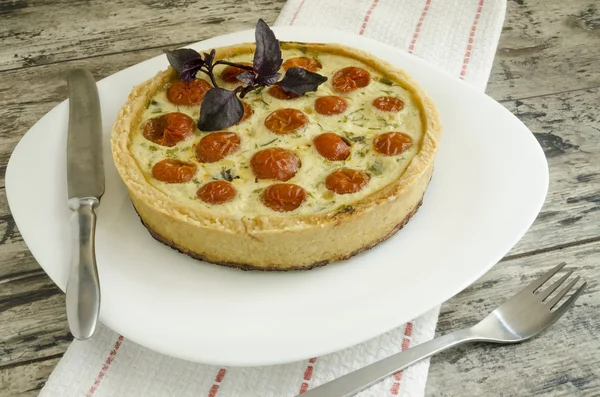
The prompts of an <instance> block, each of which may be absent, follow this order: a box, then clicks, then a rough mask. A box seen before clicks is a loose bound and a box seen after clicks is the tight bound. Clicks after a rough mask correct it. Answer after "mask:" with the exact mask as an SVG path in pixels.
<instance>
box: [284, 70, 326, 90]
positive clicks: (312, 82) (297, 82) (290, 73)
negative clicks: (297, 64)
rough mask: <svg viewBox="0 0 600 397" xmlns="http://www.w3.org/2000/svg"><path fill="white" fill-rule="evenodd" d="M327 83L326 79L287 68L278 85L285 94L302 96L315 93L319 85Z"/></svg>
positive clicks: (304, 71) (307, 72)
mask: <svg viewBox="0 0 600 397" xmlns="http://www.w3.org/2000/svg"><path fill="white" fill-rule="evenodd" d="M326 81H327V77H325V76H321V75H320V74H318V73H313V72H309V71H308V70H306V69H302V68H289V69H288V70H287V72H286V73H285V76H283V80H281V81H280V82H279V83H277V84H278V85H280V86H281V88H283V90H284V91H285V92H291V93H293V94H297V95H304V94H305V93H307V92H308V91H316V90H317V88H319V85H321V84H323V83H324V82H326Z"/></svg>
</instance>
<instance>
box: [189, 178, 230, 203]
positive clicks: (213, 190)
mask: <svg viewBox="0 0 600 397" xmlns="http://www.w3.org/2000/svg"><path fill="white" fill-rule="evenodd" d="M236 194H237V190H236V189H235V187H234V186H233V185H232V184H231V183H229V182H226V181H214V182H208V183H207V184H206V185H204V186H202V187H201V188H200V189H198V191H197V192H196V196H198V198H199V199H200V200H202V201H204V202H205V203H208V204H223V203H226V202H228V201H231V200H233V199H234V198H235V196H236Z"/></svg>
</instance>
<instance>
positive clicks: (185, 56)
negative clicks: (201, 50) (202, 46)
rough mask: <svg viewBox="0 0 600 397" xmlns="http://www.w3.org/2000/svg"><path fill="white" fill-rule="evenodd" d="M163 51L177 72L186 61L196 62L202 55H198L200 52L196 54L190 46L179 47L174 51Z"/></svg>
mask: <svg viewBox="0 0 600 397" xmlns="http://www.w3.org/2000/svg"><path fill="white" fill-rule="evenodd" d="M165 53H166V54H167V59H168V60H169V63H170V64H171V66H172V67H173V69H175V71H176V72H177V73H181V71H182V70H183V67H184V65H185V64H186V63H187V62H190V61H196V62H197V60H199V61H200V62H202V57H201V56H200V54H198V53H197V52H196V51H194V50H192V49H190V48H181V49H179V50H174V51H168V50H165Z"/></svg>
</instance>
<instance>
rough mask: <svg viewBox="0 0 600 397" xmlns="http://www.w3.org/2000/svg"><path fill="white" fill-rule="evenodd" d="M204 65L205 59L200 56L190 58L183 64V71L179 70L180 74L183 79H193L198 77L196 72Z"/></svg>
mask: <svg viewBox="0 0 600 397" xmlns="http://www.w3.org/2000/svg"><path fill="white" fill-rule="evenodd" d="M203 65H204V61H203V60H202V59H200V58H198V59H190V60H189V61H187V62H185V63H184V64H183V67H182V68H181V71H180V72H179V76H180V77H181V80H183V81H192V80H194V79H195V78H196V73H198V71H199V70H200V68H201V67H202V66H203Z"/></svg>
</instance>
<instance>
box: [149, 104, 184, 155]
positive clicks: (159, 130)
mask: <svg viewBox="0 0 600 397" xmlns="http://www.w3.org/2000/svg"><path fill="white" fill-rule="evenodd" d="M193 130H194V120H193V119H192V118H191V117H190V116H188V115H187V114H183V113H179V112H174V113H167V114H163V115H162V116H158V117H154V118H152V119H150V120H148V121H147V122H146V124H144V129H143V132H142V135H144V138H146V139H148V140H149V141H152V142H154V143H156V144H159V145H162V146H169V147H170V146H175V145H176V144H177V142H180V141H182V140H184V139H185V138H186V137H188V136H190V135H191V134H192V131H193Z"/></svg>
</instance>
